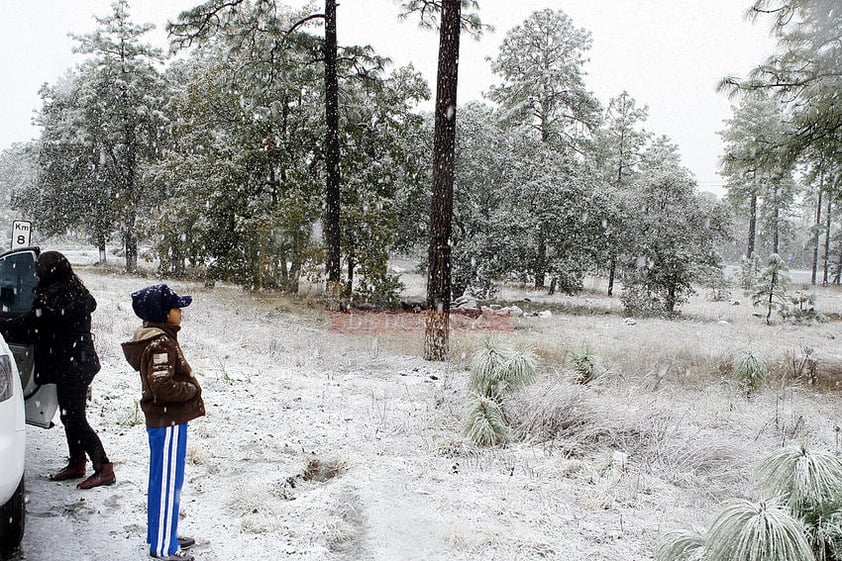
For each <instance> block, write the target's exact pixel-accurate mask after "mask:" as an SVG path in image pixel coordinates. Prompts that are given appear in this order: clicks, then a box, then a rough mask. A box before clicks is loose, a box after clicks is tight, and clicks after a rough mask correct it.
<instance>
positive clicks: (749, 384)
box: [734, 352, 768, 396]
mask: <svg viewBox="0 0 842 561" xmlns="http://www.w3.org/2000/svg"><path fill="white" fill-rule="evenodd" d="M734 375H735V376H736V377H737V384H738V385H739V387H740V391H742V392H743V394H745V395H746V396H750V395H752V394H754V393H756V392H757V391H758V390H759V389H760V388H761V387H762V386H763V383H764V382H765V381H766V377H767V376H768V369H767V368H766V365H765V364H764V363H763V362H762V361H760V360H759V359H758V358H757V357H756V356H754V354H752V353H751V352H747V353H745V354H744V355H743V356H742V357H741V358H740V359H739V360H737V361H736V362H735V363H734Z"/></svg>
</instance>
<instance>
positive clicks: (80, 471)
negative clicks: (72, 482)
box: [50, 458, 87, 481]
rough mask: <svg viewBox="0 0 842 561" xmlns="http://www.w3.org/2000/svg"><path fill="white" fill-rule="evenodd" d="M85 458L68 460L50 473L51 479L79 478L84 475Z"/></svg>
mask: <svg viewBox="0 0 842 561" xmlns="http://www.w3.org/2000/svg"><path fill="white" fill-rule="evenodd" d="M86 463H87V461H86V460H85V458H82V459H81V460H70V462H69V463H68V464H67V465H66V466H64V467H63V468H61V469H60V470H59V471H57V472H56V473H51V474H50V479H51V480H52V481H65V480H67V479H81V478H82V477H85V464H86Z"/></svg>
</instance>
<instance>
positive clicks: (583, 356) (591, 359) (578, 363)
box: [568, 347, 596, 384]
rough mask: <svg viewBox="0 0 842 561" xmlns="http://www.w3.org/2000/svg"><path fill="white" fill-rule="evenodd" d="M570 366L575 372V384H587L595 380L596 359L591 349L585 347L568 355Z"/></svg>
mask: <svg viewBox="0 0 842 561" xmlns="http://www.w3.org/2000/svg"><path fill="white" fill-rule="evenodd" d="M568 360H569V361H570V366H572V367H573V370H574V371H575V372H576V382H577V383H579V384H587V383H588V382H590V381H591V380H593V379H594V378H596V357H595V356H594V353H593V351H592V350H591V349H589V348H587V347H585V348H584V349H582V350H577V351H573V352H571V353H570V358H569V359H568Z"/></svg>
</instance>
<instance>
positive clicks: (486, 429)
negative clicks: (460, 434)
mask: <svg viewBox="0 0 842 561" xmlns="http://www.w3.org/2000/svg"><path fill="white" fill-rule="evenodd" d="M508 435H509V426H508V425H507V424H506V416H505V414H504V413H503V407H502V405H500V403H498V402H497V401H496V400H495V399H493V398H491V397H487V396H484V395H479V396H477V397H476V399H474V400H473V401H472V402H471V404H470V405H469V407H468V413H467V415H466V420H465V436H466V437H467V438H468V439H469V440H470V441H471V442H474V443H475V444H477V445H479V446H496V445H498V444H502V443H504V442H506V440H508Z"/></svg>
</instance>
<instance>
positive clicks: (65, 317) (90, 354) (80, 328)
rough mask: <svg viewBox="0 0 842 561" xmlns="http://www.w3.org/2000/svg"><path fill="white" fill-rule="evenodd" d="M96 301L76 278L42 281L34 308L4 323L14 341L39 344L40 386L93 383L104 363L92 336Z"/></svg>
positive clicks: (36, 361)
mask: <svg viewBox="0 0 842 561" xmlns="http://www.w3.org/2000/svg"><path fill="white" fill-rule="evenodd" d="M95 309H96V300H95V299H94V297H93V295H92V294H91V293H90V292H88V289H87V288H85V286H84V285H83V284H82V282H81V281H80V280H79V279H78V277H76V275H71V276H69V277H63V278H59V279H49V278H48V279H45V278H42V279H40V281H39V284H38V286H37V287H36V289H35V300H34V302H33V304H32V309H31V310H30V311H29V312H28V313H26V314H24V315H22V316H20V317H18V318H15V319H12V320H8V321H7V322H4V325H3V331H4V332H5V333H6V334H7V335H8V338H10V339H11V340H13V341H16V342H18V341H19V342H26V343H33V344H34V345H35V356H34V357H33V358H34V360H35V382H36V383H37V384H80V383H81V384H89V383H90V382H91V380H92V379H93V377H94V375H95V374H96V373H97V372H99V369H100V363H99V357H98V356H97V353H96V349H95V348H94V343H93V336H92V335H91V313H92V312H93V311H94V310H95Z"/></svg>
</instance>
